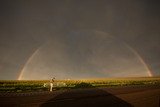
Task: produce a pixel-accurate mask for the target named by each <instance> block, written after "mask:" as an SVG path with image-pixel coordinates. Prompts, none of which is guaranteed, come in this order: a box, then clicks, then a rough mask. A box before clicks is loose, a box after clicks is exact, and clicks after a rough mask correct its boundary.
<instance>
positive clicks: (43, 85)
mask: <svg viewBox="0 0 160 107" xmlns="http://www.w3.org/2000/svg"><path fill="white" fill-rule="evenodd" d="M117 86H160V78H158V77H155V78H147V77H143V78H108V79H94V80H93V79H92V80H91V79H85V80H55V82H54V90H63V89H77V88H94V87H95V88H96V87H117ZM33 91H36V92H37V91H49V80H0V92H3V93H4V92H8V93H9V92H33Z"/></svg>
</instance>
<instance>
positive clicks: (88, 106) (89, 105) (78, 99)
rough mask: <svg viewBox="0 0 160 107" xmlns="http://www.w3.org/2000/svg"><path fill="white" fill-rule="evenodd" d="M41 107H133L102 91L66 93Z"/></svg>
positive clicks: (71, 91)
mask: <svg viewBox="0 0 160 107" xmlns="http://www.w3.org/2000/svg"><path fill="white" fill-rule="evenodd" d="M40 107H133V106H132V105H131V104H129V103H127V102H125V101H124V100H122V99H120V98H118V97H116V96H114V95H112V94H111V93H108V92H106V91H103V90H101V89H77V90H70V91H66V92H64V93H62V94H60V95H58V96H56V97H54V98H51V99H50V100H48V101H46V102H45V103H43V104H42V105H41V106H40Z"/></svg>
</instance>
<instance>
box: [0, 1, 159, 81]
mask: <svg viewBox="0 0 160 107" xmlns="http://www.w3.org/2000/svg"><path fill="white" fill-rule="evenodd" d="M159 3H160V2H159V0H154V1H153V0H152V1H151V0H27V1H26V0H14V1H13V0H1V1H0V79H48V78H50V77H51V76H55V77H56V78H59V79H67V78H73V79H77V78H78V79H81V78H100V77H103V78H105V77H123V76H125V77H127V76H159V75H160V60H159V59H160V14H159V13H160V7H159Z"/></svg>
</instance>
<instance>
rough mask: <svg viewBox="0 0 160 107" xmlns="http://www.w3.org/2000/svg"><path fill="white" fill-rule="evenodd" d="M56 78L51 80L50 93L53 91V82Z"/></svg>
mask: <svg viewBox="0 0 160 107" xmlns="http://www.w3.org/2000/svg"><path fill="white" fill-rule="evenodd" d="M54 79H55V78H51V80H50V91H53V82H54Z"/></svg>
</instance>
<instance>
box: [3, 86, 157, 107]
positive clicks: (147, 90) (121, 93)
mask: <svg viewBox="0 0 160 107" xmlns="http://www.w3.org/2000/svg"><path fill="white" fill-rule="evenodd" d="M0 107H160V88H159V87H116V88H91V89H73V90H63V91H55V92H32V93H0Z"/></svg>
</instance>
